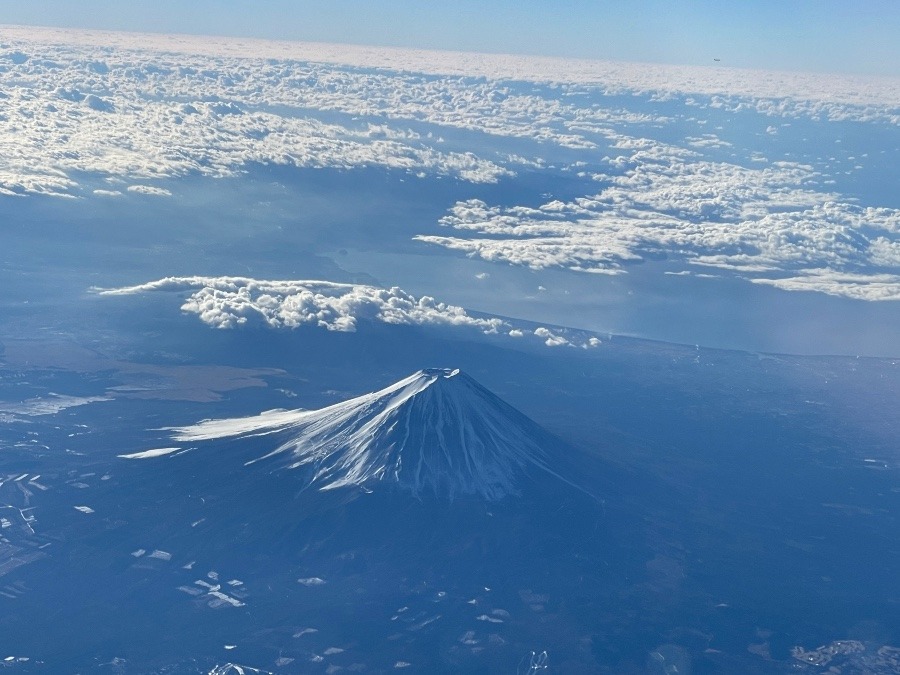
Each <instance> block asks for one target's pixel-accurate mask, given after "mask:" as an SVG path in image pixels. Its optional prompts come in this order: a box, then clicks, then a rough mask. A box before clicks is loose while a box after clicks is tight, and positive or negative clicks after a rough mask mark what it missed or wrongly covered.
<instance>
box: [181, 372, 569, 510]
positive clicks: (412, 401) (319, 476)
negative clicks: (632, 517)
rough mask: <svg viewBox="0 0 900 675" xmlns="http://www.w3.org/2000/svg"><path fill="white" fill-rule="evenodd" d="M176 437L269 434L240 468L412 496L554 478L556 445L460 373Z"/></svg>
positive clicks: (419, 376)
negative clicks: (267, 468) (265, 446)
mask: <svg viewBox="0 0 900 675" xmlns="http://www.w3.org/2000/svg"><path fill="white" fill-rule="evenodd" d="M172 431H174V432H175V433H174V438H175V439H176V440H178V441H188V442H193V441H200V440H212V439H217V438H225V437H235V436H238V437H246V436H270V435H271V436H273V440H274V441H275V443H277V446H276V448H275V449H274V450H272V451H271V452H269V453H267V454H265V455H263V456H261V457H259V458H256V459H252V460H250V461H249V462H247V465H252V464H257V463H259V464H264V465H266V464H272V463H274V464H275V465H276V466H277V467H278V468H285V469H292V470H303V471H304V472H305V473H306V475H307V476H308V479H309V483H310V485H311V486H313V487H315V488H317V489H319V490H332V489H336V488H341V487H346V486H358V487H361V488H364V489H373V488H374V487H375V486H376V485H377V484H379V483H382V484H391V485H396V486H398V487H400V488H401V489H403V490H406V491H409V492H411V493H413V494H414V495H418V496H421V495H426V494H431V495H436V496H440V497H447V498H450V499H454V498H456V497H480V498H484V499H487V500H491V501H493V500H499V499H502V498H504V497H506V496H510V495H516V494H518V493H519V491H520V487H521V485H522V482H523V481H524V480H525V479H526V477H529V476H531V477H540V476H542V477H549V476H553V477H555V478H556V479H559V480H563V481H565V482H569V481H567V480H566V479H564V478H562V477H561V476H560V475H558V474H557V473H556V472H555V471H554V469H553V468H552V465H553V460H552V458H553V455H555V454H558V453H559V452H560V451H561V450H562V449H563V444H562V443H561V442H560V441H559V440H557V439H556V438H554V437H553V436H551V435H550V434H549V433H548V432H546V431H545V430H543V429H542V428H541V427H540V426H538V425H537V424H535V423H534V422H532V421H531V420H530V419H529V418H528V417H526V416H525V415H523V414H522V413H520V412H519V411H517V410H516V409H515V408H513V407H512V406H510V405H508V404H507V403H505V402H504V401H502V400H501V399H500V398H498V397H497V396H495V395H494V394H492V393H491V392H490V391H488V390H487V389H485V388H484V387H482V386H481V385H480V384H478V383H477V382H476V381H475V380H473V379H472V378H471V377H469V376H467V375H465V374H464V373H462V372H460V371H459V370H450V369H439V368H433V369H426V370H421V371H419V372H417V373H414V374H413V375H410V376H409V377H407V378H405V379H403V380H400V381H399V382H397V383H395V384H393V385H391V386H389V387H387V388H385V389H382V390H381V391H377V392H374V393H371V394H365V395H363V396H359V397H357V398H354V399H351V400H348V401H344V402H342V403H337V404H335V405H331V406H328V407H326V408H322V409H321V410H312V411H308V410H296V411H269V412H266V413H263V414H261V415H258V416H255V417H248V418H239V419H228V420H207V421H204V422H201V423H199V424H196V425H192V426H188V427H180V428H174V429H172Z"/></svg>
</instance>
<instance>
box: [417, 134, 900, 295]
mask: <svg viewBox="0 0 900 675" xmlns="http://www.w3.org/2000/svg"><path fill="white" fill-rule="evenodd" d="M617 147H618V148H619V149H620V150H622V151H624V152H623V154H621V155H619V156H617V157H614V158H610V159H608V162H609V164H610V166H611V167H616V169H617V170H619V171H623V172H622V173H615V174H612V173H611V174H597V175H596V176H594V178H595V179H596V180H597V181H598V182H599V183H601V184H602V185H604V186H605V187H603V188H602V189H601V190H600V191H599V192H598V193H596V194H593V195H588V196H585V197H582V198H579V199H575V200H571V201H566V202H562V201H558V200H554V201H549V202H545V203H544V204H542V205H540V206H537V207H526V206H512V207H509V206H506V207H501V206H490V205H488V204H487V203H485V202H484V201H481V200H477V199H470V200H466V201H461V202H457V203H456V205H454V206H453V207H452V208H451V209H450V211H449V213H448V214H447V215H446V216H445V217H444V218H443V219H442V220H441V223H442V224H443V225H444V226H446V227H448V228H451V229H452V230H454V231H455V234H454V235H453V236H439V235H428V236H418V237H416V238H417V239H418V240H420V241H423V242H427V243H431V244H436V245H439V246H443V247H446V248H449V249H453V250H457V251H462V252H464V253H466V254H467V255H470V256H477V257H481V258H483V259H485V260H489V261H495V262H507V263H511V264H516V265H527V266H529V267H532V268H535V269H540V268H545V267H563V268H568V269H571V270H575V271H583V272H595V273H604V274H621V273H624V272H625V271H626V270H627V266H628V264H630V263H634V262H636V261H640V260H643V259H646V258H660V257H665V258H667V259H668V260H670V261H672V262H675V263H684V264H690V265H695V266H703V267H713V268H719V269H721V270H727V271H729V273H732V274H737V275H740V276H743V277H746V278H748V279H750V280H751V281H754V282H756V283H762V284H769V285H772V286H776V287H778V288H782V289H785V290H807V291H817V292H822V293H828V294H831V295H836V296H844V297H850V298H857V299H863V300H898V299H900V274H898V273H897V271H898V270H900V210H897V209H889V208H875V207H866V206H860V205H858V204H855V203H853V202H851V201H849V200H846V199H844V200H842V198H841V196H840V195H838V194H833V193H827V192H822V191H820V190H819V189H818V188H817V187H816V181H817V179H818V178H819V176H818V175H817V174H816V173H815V172H814V171H813V170H812V168H811V167H809V166H805V165H803V164H798V163H792V162H775V163H772V164H767V165H763V166H760V167H743V166H739V165H736V164H729V163H724V162H712V161H708V160H705V159H703V158H702V157H700V156H698V155H696V153H694V152H693V151H690V150H687V149H684V148H679V147H675V146H671V145H667V144H663V143H659V142H657V141H653V140H650V139H635V138H626V137H623V138H621V139H620V140H619V142H618V144H617Z"/></svg>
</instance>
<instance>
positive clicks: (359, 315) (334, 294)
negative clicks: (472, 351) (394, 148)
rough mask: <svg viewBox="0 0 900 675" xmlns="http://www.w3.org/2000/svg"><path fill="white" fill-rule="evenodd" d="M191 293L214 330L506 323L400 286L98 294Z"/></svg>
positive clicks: (209, 281) (213, 283) (157, 284)
mask: <svg viewBox="0 0 900 675" xmlns="http://www.w3.org/2000/svg"><path fill="white" fill-rule="evenodd" d="M150 291H187V292H189V293H190V295H189V297H188V298H187V300H186V301H185V302H184V304H183V305H182V306H181V309H182V311H184V312H187V313H189V314H196V315H197V316H198V317H199V318H200V320H201V321H203V322H204V323H205V324H208V325H210V326H212V327H214V328H235V327H237V326H240V325H243V324H246V323H248V322H251V321H254V320H257V321H262V322H264V323H265V324H266V325H268V326H271V327H272V328H297V327H299V326H303V325H313V326H319V327H320V328H325V329H327V330H332V331H355V330H356V326H357V322H358V321H359V320H361V319H368V320H372V321H380V322H382V323H389V324H410V325H449V326H469V327H473V328H477V329H479V330H481V331H482V332H484V333H497V332H498V331H499V330H500V329H502V328H506V327H507V324H506V323H505V322H504V321H502V320H501V319H497V318H479V317H473V316H471V315H469V314H468V313H467V312H466V310H464V309H463V308H462V307H457V306H455V305H448V304H445V303H443V302H438V301H437V300H435V299H434V298H432V297H429V296H422V297H420V298H416V297H415V296H413V295H410V294H409V293H407V292H405V291H403V290H401V289H400V288H397V287H394V288H389V289H385V288H376V287H374V286H364V285H359V284H338V283H333V282H330V281H263V280H259V279H249V278H246V277H167V278H165V279H161V280H159V281H153V282H150V283H146V284H140V285H138V286H129V287H126V288H117V289H105V290H99V291H98V292H99V293H100V294H101V295H132V294H136V293H147V292H150Z"/></svg>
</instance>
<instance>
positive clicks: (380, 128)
mask: <svg viewBox="0 0 900 675" xmlns="http://www.w3.org/2000/svg"><path fill="white" fill-rule="evenodd" d="M3 38H4V42H3V44H2V45H0V194H23V193H26V194H27V193H44V194H61V195H71V194H78V187H79V181H80V180H81V179H80V178H79V176H80V175H83V174H85V173H94V174H99V175H100V176H105V177H108V178H110V179H113V180H121V181H124V182H125V183H126V184H127V183H133V184H136V185H134V187H139V186H140V185H144V187H145V188H147V187H152V186H148V185H147V184H146V183H147V181H148V180H152V179H162V178H171V177H177V176H183V175H186V174H190V173H201V174H207V175H213V176H221V175H233V174H235V173H239V172H240V171H242V170H243V169H244V168H245V167H246V166H248V165H250V164H252V163H267V164H284V165H292V166H298V167H332V168H354V167H368V166H379V167H387V168H391V169H398V170H405V171H409V172H412V173H416V174H422V175H438V176H452V177H456V178H459V179H461V180H464V181H471V182H476V183H491V182H496V181H498V180H500V179H501V178H503V177H504V176H510V175H512V174H513V173H515V172H516V171H517V170H518V169H519V168H520V167H522V166H540V165H541V164H542V163H543V161H544V158H543V157H542V156H541V154H540V153H537V154H535V155H533V156H524V155H521V153H520V154H516V153H504V152H499V151H497V150H496V149H494V150H489V149H486V148H484V147H483V145H484V144H481V143H477V142H475V143H469V144H467V145H466V146H465V147H453V148H452V149H451V148H450V146H449V144H447V143H445V141H444V139H443V138H442V131H441V130H446V131H447V132H451V131H452V132H466V133H474V134H479V135H487V136H489V137H495V138H514V139H521V140H527V141H530V142H534V143H539V144H549V145H551V146H555V147H558V148H565V149H569V150H573V151H579V150H580V151H586V152H590V151H592V150H594V149H595V148H597V147H599V146H601V145H604V144H605V142H606V139H607V138H608V137H609V136H610V135H613V136H614V135H615V134H616V133H620V132H621V131H622V126H623V125H626V126H627V125H630V124H640V125H646V124H656V125H659V124H664V123H665V122H666V120H665V118H663V117H660V116H659V115H658V114H653V113H649V112H647V111H646V110H629V109H625V108H624V107H623V105H622V102H621V100H620V98H615V99H613V98H608V97H614V96H615V97H621V95H622V94H629V95H641V96H643V97H649V98H651V99H653V100H657V101H659V100H666V99H670V98H678V99H679V100H681V101H682V102H683V103H685V104H686V105H687V106H688V108H716V109H725V110H757V111H759V112H760V113H762V114H765V115H769V116H772V117H777V118H786V117H798V116H799V117H804V118H812V119H853V120H858V121H880V122H887V123H890V124H896V123H898V121H900V82H898V81H896V80H891V79H885V78H848V77H830V76H828V77H826V76H815V75H799V74H784V73H780V74H779V73H764V72H749V71H732V70H727V69H720V68H677V67H663V66H648V65H645V64H621V63H619V64H616V63H604V62H592V61H571V60H570V61H566V60H560V59H540V58H527V57H509V56H498V55H479V54H452V53H436V52H422V51H416V50H397V49H376V48H354V47H346V46H341V47H335V46H330V45H305V44H296V43H277V42H265V41H253V40H237V39H234V40H228V41H222V40H215V39H212V38H192V37H186V36H160V35H156V36H138V35H127V34H115V33H102V32H91V31H66V30H57V29H39V28H21V27H19V28H16V27H6V28H4V30H3ZM548 85H549V86H548ZM590 99H592V100H590ZM598 101H599V103H598ZM689 142H690V143H691V144H694V145H697V144H700V145H701V146H703V147H714V146H715V143H716V141H715V139H714V138H709V137H706V136H698V137H694V138H693V140H691V141H689ZM711 144H712V145H711ZM123 189H124V188H123ZM116 191H120V190H119V189H118V188H114V189H111V190H109V192H116ZM96 194H98V195H103V194H104V192H103V190H102V189H101V190H100V191H98V192H96ZM145 194H149V193H147V192H146V191H145ZM153 194H157V195H161V194H163V193H160V192H157V193H153Z"/></svg>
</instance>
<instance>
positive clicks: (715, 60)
mask: <svg viewBox="0 0 900 675" xmlns="http://www.w3.org/2000/svg"><path fill="white" fill-rule="evenodd" d="M721 60H722V59H713V61H721Z"/></svg>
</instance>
